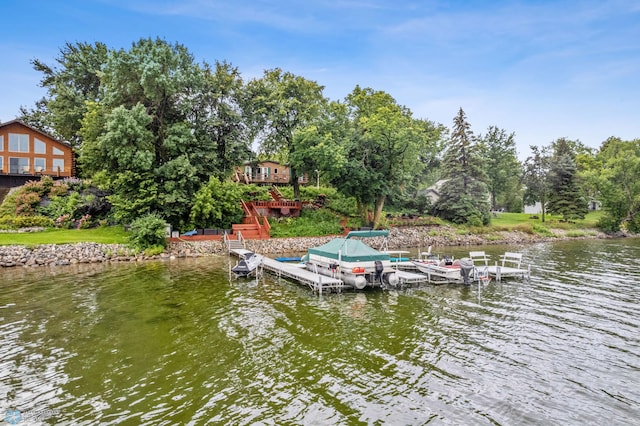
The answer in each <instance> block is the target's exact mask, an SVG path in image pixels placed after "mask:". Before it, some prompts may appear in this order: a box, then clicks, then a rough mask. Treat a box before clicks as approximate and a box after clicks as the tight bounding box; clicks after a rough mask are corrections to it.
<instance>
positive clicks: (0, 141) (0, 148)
mask: <svg viewBox="0 0 640 426" xmlns="http://www.w3.org/2000/svg"><path fill="white" fill-rule="evenodd" d="M2 151H4V136H0V152H2Z"/></svg>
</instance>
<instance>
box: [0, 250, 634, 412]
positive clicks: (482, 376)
mask: <svg viewBox="0 0 640 426" xmlns="http://www.w3.org/2000/svg"><path fill="white" fill-rule="evenodd" d="M474 249H477V248H474ZM485 249H486V251H487V252H488V253H490V254H493V255H494V257H496V256H497V255H498V254H501V253H502V252H504V251H505V250H507V248H506V247H502V248H500V247H486V248H485ZM508 250H509V251H521V252H522V253H523V254H524V262H525V263H531V264H532V277H531V280H530V282H527V281H522V280H516V281H505V282H502V283H496V282H493V283H491V284H489V285H488V286H486V287H484V288H482V289H478V288H477V287H471V288H468V287H463V286H455V285H445V286H430V285H421V286H419V287H415V288H409V289H404V290H397V291H388V292H382V291H374V292H363V293H344V294H330V295H323V296H317V295H314V294H312V293H311V292H310V291H309V290H307V289H306V288H305V287H301V286H299V285H297V284H294V283H291V282H287V281H279V280H277V279H275V278H272V277H269V276H266V277H264V278H262V279H260V280H258V281H256V280H234V279H230V277H229V274H228V268H229V260H228V259H227V258H218V259H196V260H182V261H174V262H168V263H144V264H126V265H111V266H109V265H97V266H96V265H85V266H77V267H64V268H57V269H35V270H33V269H5V270H2V271H0V274H1V275H0V291H1V292H0V420H2V419H4V416H5V413H11V412H13V413H15V412H14V411H12V410H17V412H19V413H20V414H21V415H22V423H24V424H27V422H28V421H30V420H28V416H29V415H30V414H31V415H32V416H33V415H34V413H40V420H38V421H40V422H44V423H45V424H85V425H90V424H149V425H163V424H166V425H176V424H278V425H283V424H393V425H396V424H398V425H414V424H416V425H417V424H427V423H433V424H455V425H458V424H478V425H483V424H487V425H488V424H501V425H513V424H540V425H558V424H576V425H578V424H580V425H581V424H593V425H599V424H608V425H626V424H638V422H639V421H640V420H639V419H640V312H639V310H638V307H639V302H640V296H639V294H638V291H639V290H640V260H639V258H640V242H638V241H637V240H606V241H584V242H571V243H549V244H539V245H534V246H527V247H509V248H508ZM450 254H455V255H456V257H461V256H464V255H465V251H463V250H452V251H450ZM45 410H48V411H45ZM32 419H33V418H32Z"/></svg>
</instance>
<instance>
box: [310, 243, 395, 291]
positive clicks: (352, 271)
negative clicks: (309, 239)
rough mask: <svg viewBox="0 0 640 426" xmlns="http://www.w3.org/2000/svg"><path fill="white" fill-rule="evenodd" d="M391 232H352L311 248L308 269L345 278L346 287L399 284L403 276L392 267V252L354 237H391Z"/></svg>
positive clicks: (357, 287) (329, 275) (360, 288)
mask: <svg viewBox="0 0 640 426" xmlns="http://www.w3.org/2000/svg"><path fill="white" fill-rule="evenodd" d="M388 235H389V231H352V232H350V233H349V234H348V235H347V236H346V237H345V238H334V239H333V240H331V241H329V242H328V243H326V244H323V245H321V246H319V247H314V248H310V249H309V250H308V252H307V254H306V255H305V256H304V257H303V261H304V262H305V263H306V265H307V269H309V270H310V271H312V272H315V273H317V274H321V275H325V276H328V277H333V278H339V279H341V280H342V281H343V282H344V283H345V285H346V286H350V287H353V288H355V289H358V290H362V289H364V288H366V287H382V288H384V287H386V286H391V287H395V286H397V285H398V284H399V282H400V278H399V276H398V274H397V273H396V272H397V271H396V270H395V269H394V268H393V267H392V262H391V258H390V255H389V253H385V252H381V251H378V250H376V249H374V248H372V247H370V246H368V245H366V244H365V243H363V242H362V241H360V240H355V239H353V237H380V236H382V237H388Z"/></svg>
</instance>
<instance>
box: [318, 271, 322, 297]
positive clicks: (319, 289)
mask: <svg viewBox="0 0 640 426" xmlns="http://www.w3.org/2000/svg"><path fill="white" fill-rule="evenodd" d="M318 285H319V286H320V287H319V288H318V292H319V293H320V296H322V275H318Z"/></svg>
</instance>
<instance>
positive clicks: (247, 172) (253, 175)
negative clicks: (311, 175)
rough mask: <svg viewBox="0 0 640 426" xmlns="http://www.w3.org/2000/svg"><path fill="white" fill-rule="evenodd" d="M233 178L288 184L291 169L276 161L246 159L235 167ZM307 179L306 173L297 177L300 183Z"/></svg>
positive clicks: (246, 181)
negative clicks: (250, 160) (251, 160)
mask: <svg viewBox="0 0 640 426" xmlns="http://www.w3.org/2000/svg"><path fill="white" fill-rule="evenodd" d="M234 180H235V181H236V182H241V183H247V184H249V183H255V184H258V185H260V184H263V185H288V184H290V183H291V182H290V181H291V170H290V168H289V166H287V165H286V164H281V163H279V162H278V161H273V160H266V161H259V162H249V161H247V162H245V163H244V164H243V165H242V166H240V167H236V168H235V170H234ZM308 181H309V179H308V177H307V176H306V175H304V176H301V177H299V178H298V182H299V183H301V184H306V183H308Z"/></svg>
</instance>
